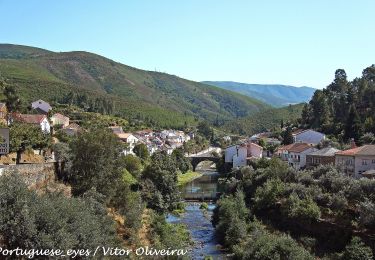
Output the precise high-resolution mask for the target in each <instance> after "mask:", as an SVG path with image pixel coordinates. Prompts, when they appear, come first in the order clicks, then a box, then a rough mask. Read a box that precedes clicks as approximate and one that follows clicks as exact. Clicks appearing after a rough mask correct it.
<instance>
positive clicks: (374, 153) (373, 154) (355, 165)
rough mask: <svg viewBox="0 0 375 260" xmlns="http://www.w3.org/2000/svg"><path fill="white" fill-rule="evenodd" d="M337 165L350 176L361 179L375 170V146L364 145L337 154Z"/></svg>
mask: <svg viewBox="0 0 375 260" xmlns="http://www.w3.org/2000/svg"><path fill="white" fill-rule="evenodd" d="M335 165H336V166H338V167H339V168H340V169H341V170H342V171H343V172H344V173H346V174H347V175H349V176H352V177H355V178H360V177H362V174H363V173H366V172H368V171H371V170H375V145H364V146H360V147H355V148H352V149H349V150H345V151H340V152H337V153H336V154H335Z"/></svg>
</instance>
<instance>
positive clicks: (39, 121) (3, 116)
mask: <svg viewBox="0 0 375 260" xmlns="http://www.w3.org/2000/svg"><path fill="white" fill-rule="evenodd" d="M31 107H32V109H33V110H34V111H35V112H36V114H21V113H11V115H10V116H9V115H8V111H7V108H6V105H5V103H0V122H2V123H3V124H4V125H9V124H11V123H13V122H19V123H25V124H31V125H35V126H38V127H40V129H41V131H42V132H44V133H50V132H51V129H52V127H61V128H62V131H64V132H66V133H67V134H68V135H75V134H76V133H77V132H78V131H80V126H79V125H78V124H76V123H70V119H69V117H67V116H64V115H62V114H60V113H56V114H53V115H52V116H51V117H50V118H48V113H49V112H50V111H51V110H52V107H51V105H50V104H49V103H47V102H45V101H43V100H41V99H40V100H37V101H35V102H33V103H31Z"/></svg>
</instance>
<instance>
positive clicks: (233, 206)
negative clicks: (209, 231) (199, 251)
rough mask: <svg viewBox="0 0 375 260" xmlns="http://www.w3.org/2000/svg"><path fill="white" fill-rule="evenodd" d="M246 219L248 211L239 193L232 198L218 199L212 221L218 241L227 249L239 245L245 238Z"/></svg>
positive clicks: (242, 196)
mask: <svg viewBox="0 0 375 260" xmlns="http://www.w3.org/2000/svg"><path fill="white" fill-rule="evenodd" d="M248 218H249V210H248V209H247V208H246V205H245V201H244V195H243V193H242V192H241V191H237V192H236V194H235V195H234V196H233V195H232V196H229V197H225V198H222V199H220V200H219V201H218V203H217V207H216V208H215V210H214V215H213V219H212V223H213V225H214V226H215V227H216V234H217V236H218V239H219V240H220V241H221V242H222V243H223V244H224V245H225V246H227V247H229V248H231V247H233V246H234V245H235V244H237V243H239V242H240V241H241V240H242V239H243V238H244V237H245V236H246V226H247V224H246V220H247V219H248Z"/></svg>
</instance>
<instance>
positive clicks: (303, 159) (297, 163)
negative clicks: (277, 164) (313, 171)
mask: <svg viewBox="0 0 375 260" xmlns="http://www.w3.org/2000/svg"><path fill="white" fill-rule="evenodd" d="M317 150H318V149H316V148H313V147H311V148H309V149H306V150H305V151H303V152H300V153H293V152H290V153H289V156H288V163H289V165H291V164H293V168H295V169H296V170H299V169H301V168H303V167H305V166H306V155H308V154H310V153H312V152H315V151H317ZM296 156H297V158H295V157H296ZM298 156H299V161H297V160H298Z"/></svg>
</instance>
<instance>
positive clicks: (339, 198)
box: [329, 192, 348, 212]
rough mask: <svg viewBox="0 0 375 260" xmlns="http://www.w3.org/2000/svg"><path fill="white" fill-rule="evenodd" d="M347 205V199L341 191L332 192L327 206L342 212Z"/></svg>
mask: <svg viewBox="0 0 375 260" xmlns="http://www.w3.org/2000/svg"><path fill="white" fill-rule="evenodd" d="M347 207H348V200H347V199H346V198H345V196H344V194H343V193H342V192H340V193H338V194H332V197H331V201H330V203H329V208H330V209H332V210H334V211H339V212H342V211H344V210H345V209H346V208H347Z"/></svg>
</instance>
